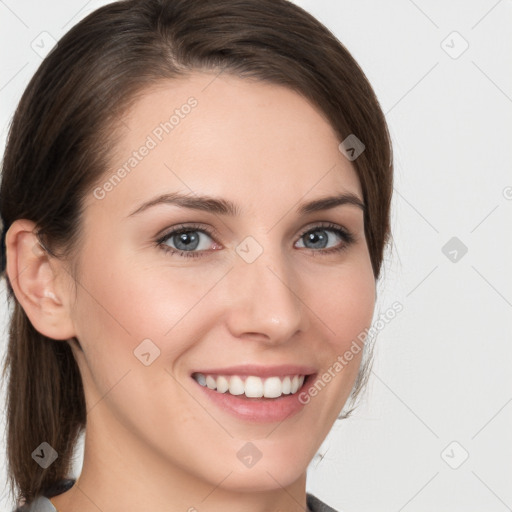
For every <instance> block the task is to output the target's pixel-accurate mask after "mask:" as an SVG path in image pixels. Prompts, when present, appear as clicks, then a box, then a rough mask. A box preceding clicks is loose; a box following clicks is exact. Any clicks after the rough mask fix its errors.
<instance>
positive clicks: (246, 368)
mask: <svg viewBox="0 0 512 512" xmlns="http://www.w3.org/2000/svg"><path fill="white" fill-rule="evenodd" d="M315 372H316V369H315V368H313V367H312V366H306V365H295V364H280V365H276V366H260V365H255V364H244V365H239V366H228V367H225V368H207V369H202V370H195V371H194V372H192V373H202V374H204V375H245V376H247V375H254V376H255V377H285V376H286V375H310V374H312V373H315Z"/></svg>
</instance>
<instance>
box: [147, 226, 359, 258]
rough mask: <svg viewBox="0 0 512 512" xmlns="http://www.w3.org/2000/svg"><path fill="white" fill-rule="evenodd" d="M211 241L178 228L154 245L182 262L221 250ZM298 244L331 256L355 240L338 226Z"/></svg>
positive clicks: (201, 231) (206, 233)
mask: <svg viewBox="0 0 512 512" xmlns="http://www.w3.org/2000/svg"><path fill="white" fill-rule="evenodd" d="M213 237H214V233H213V231H211V230H210V229H207V228H205V227H203V226H195V225H181V226H178V227H176V228H175V229H173V230H172V231H169V232H167V233H166V234H165V235H163V236H162V237H160V238H159V239H158V240H157V241H156V245H157V246H158V247H160V248H161V249H162V250H163V251H165V252H168V253H171V254H177V255H179V256H183V257H185V258H194V257H198V256H204V255H205V254H207V253H208V252H210V251H209V249H210V250H218V249H221V248H222V246H221V245H219V244H217V242H216V241H215V240H214V238H213ZM340 240H341V243H340ZM301 242H302V245H299V246H298V247H299V248H305V249H308V250H310V251H313V254H315V253H319V254H330V253H334V252H338V251H343V250H346V249H347V248H348V247H349V246H350V245H351V244H352V243H354V242H355V237H354V236H353V235H352V234H351V233H350V232H349V231H347V230H346V229H345V228H342V227H341V226H338V225H336V224H327V225H318V226H314V227H312V228H309V229H307V230H306V231H303V232H302V234H301V235H300V236H299V240H298V242H297V244H300V243H301ZM296 247H297V246H296Z"/></svg>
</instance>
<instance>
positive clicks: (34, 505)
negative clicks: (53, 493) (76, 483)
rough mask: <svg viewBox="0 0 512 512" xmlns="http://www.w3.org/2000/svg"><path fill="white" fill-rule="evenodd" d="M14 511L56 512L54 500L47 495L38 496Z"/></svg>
mask: <svg viewBox="0 0 512 512" xmlns="http://www.w3.org/2000/svg"><path fill="white" fill-rule="evenodd" d="M14 512H56V510H55V507H54V506H53V505H52V502H51V501H50V500H49V499H48V498H46V497H45V496H38V497H37V498H36V499H35V500H33V501H32V502H31V503H30V504H26V505H22V506H21V507H18V508H17V509H16V510H15V511H14Z"/></svg>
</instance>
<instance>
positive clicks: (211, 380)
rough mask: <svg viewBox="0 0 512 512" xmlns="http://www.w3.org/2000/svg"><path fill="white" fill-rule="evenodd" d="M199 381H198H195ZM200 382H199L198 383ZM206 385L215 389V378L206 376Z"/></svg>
mask: <svg viewBox="0 0 512 512" xmlns="http://www.w3.org/2000/svg"><path fill="white" fill-rule="evenodd" d="M197 382H199V381H197ZM199 383H200V382H199ZM200 384H201V383H200ZM206 385H207V386H208V387H209V388H210V389H215V388H216V387H217V383H216V382H215V379H214V378H213V377H212V376H211V375H207V376H206Z"/></svg>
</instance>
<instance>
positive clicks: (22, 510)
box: [14, 493, 337, 512]
mask: <svg viewBox="0 0 512 512" xmlns="http://www.w3.org/2000/svg"><path fill="white" fill-rule="evenodd" d="M50 497H51V496H50ZM306 498H307V505H308V508H309V509H310V511H311V512H337V511H336V510H334V509H333V508H331V507H329V505H326V504H325V503H324V502H323V501H320V500H319V499H318V498H317V497H316V496H313V495H312V494H309V493H307V494H306ZM14 512H57V510H56V509H55V507H54V506H53V505H52V502H51V501H50V500H49V499H48V498H47V497H45V496H38V497H37V498H36V499H35V500H34V501H32V503H31V504H30V505H28V506H27V505H24V506H22V507H19V508H17V509H16V510H15V511H14Z"/></svg>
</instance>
